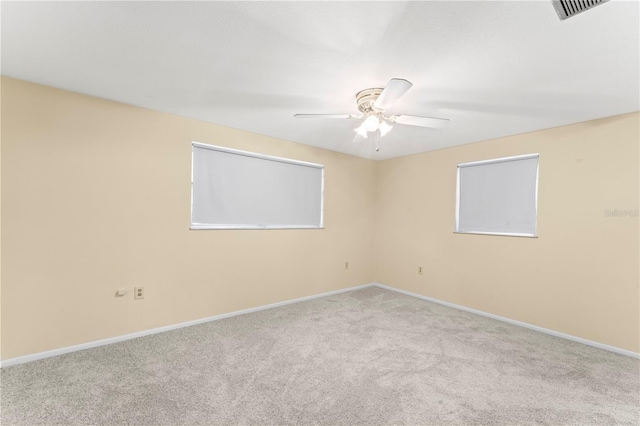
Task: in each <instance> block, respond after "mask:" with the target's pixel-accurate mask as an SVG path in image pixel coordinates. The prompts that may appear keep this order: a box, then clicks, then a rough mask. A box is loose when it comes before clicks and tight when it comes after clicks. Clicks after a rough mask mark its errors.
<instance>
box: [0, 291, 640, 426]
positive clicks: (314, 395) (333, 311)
mask: <svg viewBox="0 0 640 426" xmlns="http://www.w3.org/2000/svg"><path fill="white" fill-rule="evenodd" d="M639 373H640V361H638V360H636V359H633V358H629V357H625V356H622V355H617V354H614V353H610V352H606V351H602V350H599V349H595V348H592V347H589V346H584V345H581V344H578V343H574V342H570V341H566V340H562V339H558V338H555V337H552V336H548V335H545V334H541V333H537V332H535V331H531V330H527V329H523V328H520V327H517V326H512V325H510V324H506V323H503V322H499V321H495V320H491V319H488V318H484V317H479V316H475V315H473V314H470V313H466V312H462V311H458V310H455V309H451V308H447V307H443V306H440V305H436V304H432V303H429V302H425V301H423V300H420V299H416V298H412V297H408V296H404V295H401V294H397V293H395V292H390V291H386V290H382V289H379V288H366V289H363V290H358V291H354V292H350V293H343V294H340V295H336V296H330V297H325V298H322V299H315V300H312V301H307V302H302V303H297V304H293V305H288V306H285V307H280V308H275V309H270V310H266V311H261V312H257V313H253V314H248V315H243V316H238V317H234V318H230V319H226V320H221V321H216V322H211V323H207V324H202V325H198V326H193V327H189V328H184V329H180V330H175V331H170V332H166V333H161V334H156V335H153V336H148V337H143V338H139V339H135V340H130V341H127V342H122V343H118V344H114V345H110V346H103V347H100V348H96V349H90V350H86V351H82V352H76V353H72V354H68V355H63V356H59V357H56V358H49V359H46V360H42V361H37V362H33V363H30V364H23V365H18V366H14V367H9V368H4V369H2V373H1V374H2V375H1V380H2V382H1V385H2V389H1V392H2V393H1V395H0V396H1V410H2V413H1V420H2V425H12V424H22V425H37V424H61V425H76V424H83V425H120V424H127V425H169V424H171V425H174V424H175V425H177V424H180V425H214V424H224V425H230V424H301V425H306V424H323V425H357V424H361V425H381V424H411V425H446V424H487V425H497V424H508V425H516V424H553V425H564V424H580V425H590V424H629V425H638V424H639V423H640V418H639V412H640V400H639V399H640V384H639V380H640V379H639Z"/></svg>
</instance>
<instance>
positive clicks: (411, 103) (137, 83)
mask: <svg viewBox="0 0 640 426" xmlns="http://www.w3.org/2000/svg"><path fill="white" fill-rule="evenodd" d="M1 14H2V63H1V65H2V74H3V75H6V76H10V77H14V78H18V79H23V80H28V81H32V82H36V83H41V84H46V85H50V86H54V87H59V88H63V89H67V90H71V91H75V92H80V93H86V94H89V95H93V96H98V97H101V98H106V99H113V100H117V101H121V102H125V103H128V104H133V105H138V106H142V107H146V108H151V109H154V110H159V111H165V112H169V113H173V114H178V115H182V116H186V117H192V118H196V119H200V120H204V121H208V122H211V123H217V124H222V125H225V126H229V127H234V128H238V129H244V130H249V131H252V132H256V133H260V134H264V135H269V136H274V137H278V138H282V139H287V140H291V141H295V142H300V143H304V144H308V145H314V146H318V147H323V148H327V149H331V150H335V151H341V152H345V153H349V154H353V155H358V156H362V157H366V158H375V159H386V158H392V157H397V156H402V155H408V154H413V153H417V152H423V151H429V150H434V149H440V148H445V147H449V146H454V145H460V144H465V143H470V142H477V141H482V140H487V139H491V138H496V137H501V136H506V135H512V134H518V133H525V132H529V131H534V130H539V129H544V128H549V127H554V126H559V125H564V124H569V123H575V122H580V121H586V120H590V119H595V118H600V117H606V116H611V115H617V114H622V113H626V112H631V111H638V110H640V106H639V105H640V100H639V97H640V95H639V93H640V88H639V79H640V71H639V66H640V54H639V50H640V49H639V30H638V27H639V22H640V14H639V3H638V2H637V1H623V0H611V1H610V2H608V3H605V4H603V5H601V6H598V7H596V8H595V9H593V10H589V11H586V12H584V13H582V14H579V15H577V16H575V17H573V18H570V19H568V20H566V21H560V20H559V19H558V17H557V15H556V12H555V10H554V8H553V6H552V4H551V2H550V1H549V0H544V1H526V2H525V1H504V2H498V1H495V2H490V1H471V2H437V1H433V2H398V1H396V2H384V3H383V2H349V3H347V2H184V3H182V2H159V3H157V2H153V3H149V2H59V3H58V2H56V3H53V2H47V3H35V2H2V5H1ZM392 77H398V78H405V79H407V80H409V81H411V82H412V83H413V84H414V86H413V88H412V89H411V90H410V91H409V92H407V94H405V95H404V97H402V98H401V99H400V100H399V101H398V102H397V103H396V105H395V106H394V107H392V109H391V110H390V113H392V114H410V115H424V116H432V117H442V118H449V119H451V125H450V126H449V127H448V128H447V129H443V130H434V129H425V128H418V127H411V126H400V125H396V126H395V127H394V129H393V130H392V131H391V132H390V133H389V134H388V135H387V136H386V137H384V138H383V139H382V144H381V149H380V152H378V153H376V152H375V151H374V149H373V146H372V145H371V142H370V141H369V140H367V141H364V142H363V141H362V140H360V141H357V142H355V143H354V142H352V141H353V138H354V134H355V133H354V131H353V129H354V128H355V127H356V125H357V124H358V123H355V122H354V121H353V120H304V119H294V118H293V114H295V113H319V114H354V113H357V109H356V104H355V98H354V95H355V93H356V92H358V91H359V90H361V89H365V88H368V87H384V85H385V84H386V83H387V82H388V80H389V79H390V78H392ZM365 142H368V143H365Z"/></svg>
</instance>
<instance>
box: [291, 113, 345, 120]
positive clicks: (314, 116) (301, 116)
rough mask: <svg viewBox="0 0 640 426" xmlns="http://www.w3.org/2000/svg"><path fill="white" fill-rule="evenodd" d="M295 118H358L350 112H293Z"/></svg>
mask: <svg viewBox="0 0 640 426" xmlns="http://www.w3.org/2000/svg"><path fill="white" fill-rule="evenodd" d="M294 117H295V118H347V119H349V118H358V116H356V115H351V114H295V115H294Z"/></svg>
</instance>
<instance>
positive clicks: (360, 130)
mask: <svg viewBox="0 0 640 426" xmlns="http://www.w3.org/2000/svg"><path fill="white" fill-rule="evenodd" d="M356 133H357V134H359V135H360V136H362V137H363V138H365V139H367V129H366V128H365V127H364V123H362V124H361V125H360V127H358V128H357V129H356Z"/></svg>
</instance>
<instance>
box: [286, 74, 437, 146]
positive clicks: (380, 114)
mask: <svg viewBox="0 0 640 426" xmlns="http://www.w3.org/2000/svg"><path fill="white" fill-rule="evenodd" d="M411 86H413V84H411V83H410V82H408V81H407V80H404V79H402V78H392V79H391V80H389V83H387V86H386V87H385V88H384V89H381V88H371V89H364V90H361V91H359V92H358V93H357V94H356V102H357V104H358V110H360V112H361V114H358V115H352V114H295V115H294V117H295V118H343V119H348V120H353V119H357V120H359V119H363V121H362V124H361V125H360V126H359V127H358V128H357V129H356V130H355V131H356V133H357V134H358V135H360V136H362V137H363V138H367V136H368V134H369V133H374V134H375V135H377V136H379V137H383V136H384V135H386V134H387V133H389V131H390V130H391V129H392V128H393V125H394V124H406V125H409V126H420V127H431V128H436V129H441V128H443V127H445V126H446V125H447V124H449V120H448V119H446V118H433V117H419V116H415V115H391V116H388V115H385V114H384V113H385V111H386V110H387V109H389V108H390V107H391V105H393V104H394V103H395V102H396V101H397V100H398V99H400V97H401V96H402V95H404V94H405V93H406V92H407V90H409V89H410V88H411ZM376 150H377V149H376Z"/></svg>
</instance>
